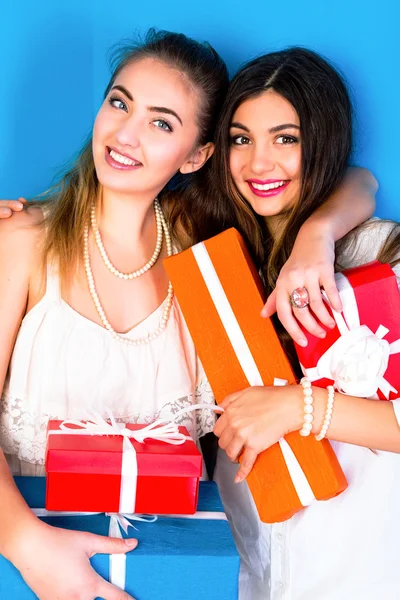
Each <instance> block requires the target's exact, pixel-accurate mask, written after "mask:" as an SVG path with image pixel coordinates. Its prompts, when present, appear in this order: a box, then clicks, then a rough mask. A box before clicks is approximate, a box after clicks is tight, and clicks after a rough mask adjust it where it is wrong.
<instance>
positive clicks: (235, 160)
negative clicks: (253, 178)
mask: <svg viewBox="0 0 400 600" xmlns="http://www.w3.org/2000/svg"><path fill="white" fill-rule="evenodd" d="M242 163H243V157H242V156H241V155H240V153H239V152H237V151H235V150H231V151H230V155H229V170H230V172H231V176H232V179H233V180H234V181H236V180H237V179H238V176H239V173H240V171H241V169H242Z"/></svg>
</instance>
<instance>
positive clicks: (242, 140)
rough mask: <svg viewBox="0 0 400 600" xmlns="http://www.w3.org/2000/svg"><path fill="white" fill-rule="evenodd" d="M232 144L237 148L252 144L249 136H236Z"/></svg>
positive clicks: (232, 139)
mask: <svg viewBox="0 0 400 600" xmlns="http://www.w3.org/2000/svg"><path fill="white" fill-rule="evenodd" d="M231 143H232V144H234V145H235V146H246V145H247V144H250V143H251V142H250V140H249V138H248V137H247V136H245V135H235V136H233V137H232V138H231Z"/></svg>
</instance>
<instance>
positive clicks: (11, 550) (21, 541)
mask: <svg viewBox="0 0 400 600" xmlns="http://www.w3.org/2000/svg"><path fill="white" fill-rule="evenodd" d="M46 527H47V525H46V524H45V523H42V521H40V520H39V519H38V518H37V517H35V515H34V514H33V513H32V515H29V516H27V518H26V519H23V520H18V519H16V522H15V523H14V525H13V526H12V527H11V528H10V531H9V535H6V537H5V539H4V538H3V543H2V551H1V554H3V556H5V558H7V559H8V560H9V561H10V562H11V563H12V564H13V565H14V566H15V567H16V568H17V569H19V564H20V563H21V562H22V561H23V556H24V555H25V554H26V552H31V550H32V551H34V549H35V547H36V545H37V540H38V539H40V537H41V536H42V535H43V528H46ZM30 549H31V550H30Z"/></svg>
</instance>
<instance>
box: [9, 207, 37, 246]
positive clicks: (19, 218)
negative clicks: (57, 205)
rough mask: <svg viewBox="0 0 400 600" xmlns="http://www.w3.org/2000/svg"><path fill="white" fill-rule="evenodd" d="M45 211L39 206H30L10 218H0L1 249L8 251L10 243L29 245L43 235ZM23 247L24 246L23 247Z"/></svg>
mask: <svg viewBox="0 0 400 600" xmlns="http://www.w3.org/2000/svg"><path fill="white" fill-rule="evenodd" d="M43 222H44V216H43V211H42V209H41V208H40V207H38V206H30V207H28V208H25V209H24V210H22V211H21V212H16V213H14V214H13V216H12V217H10V218H9V219H1V220H0V249H1V250H2V251H7V247H8V246H10V245H15V244H16V243H17V244H18V245H20V244H22V246H25V245H27V246H29V245H31V244H32V243H36V242H37V241H38V240H39V239H40V237H41V236H42V235H43V228H42V224H43ZM21 249H22V248H21Z"/></svg>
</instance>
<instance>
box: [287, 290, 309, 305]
mask: <svg viewBox="0 0 400 600" xmlns="http://www.w3.org/2000/svg"><path fill="white" fill-rule="evenodd" d="M289 302H290V304H291V306H294V307H295V308H306V307H307V306H308V305H309V304H310V297H309V295H308V290H307V288H305V287H298V288H296V289H295V290H293V292H292V293H291V294H290V300H289Z"/></svg>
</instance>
